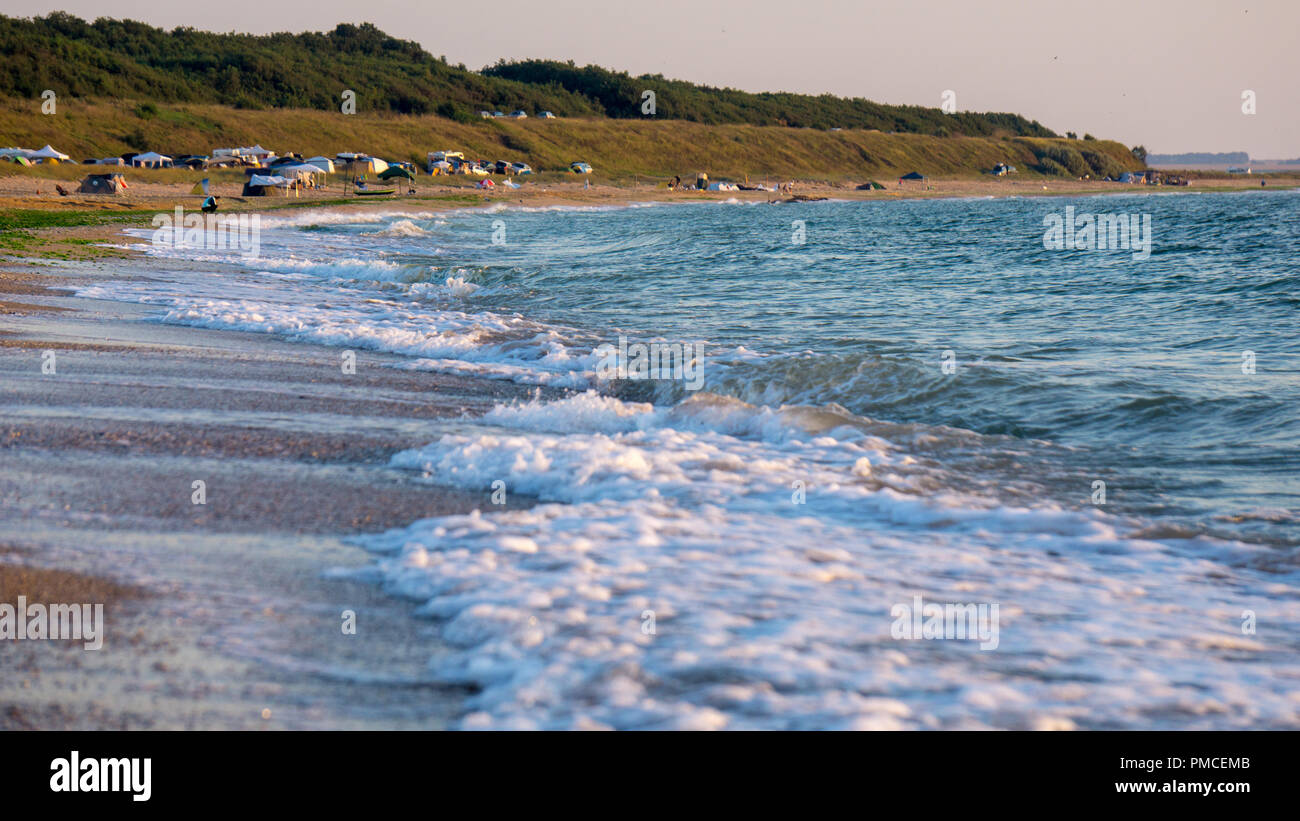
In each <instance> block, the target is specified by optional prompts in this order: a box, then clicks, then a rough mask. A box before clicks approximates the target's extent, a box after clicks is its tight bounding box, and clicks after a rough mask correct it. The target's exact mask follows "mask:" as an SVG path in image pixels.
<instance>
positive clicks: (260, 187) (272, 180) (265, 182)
mask: <svg viewBox="0 0 1300 821" xmlns="http://www.w3.org/2000/svg"><path fill="white" fill-rule="evenodd" d="M290 185H293V182H292V181H291V180H287V179H285V178H284V177H281V176H279V175H276V176H270V177H266V176H262V175H261V174H254V175H252V176H251V177H249V178H248V182H246V183H244V190H243V192H242V193H241V196H245V197H282V196H284V193H285V189H287V188H288V187H289V186H290Z"/></svg>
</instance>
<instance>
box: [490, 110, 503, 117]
mask: <svg viewBox="0 0 1300 821" xmlns="http://www.w3.org/2000/svg"><path fill="white" fill-rule="evenodd" d="M492 116H493V117H504V116H506V115H504V114H502V113H501V112H500V111H493V112H492Z"/></svg>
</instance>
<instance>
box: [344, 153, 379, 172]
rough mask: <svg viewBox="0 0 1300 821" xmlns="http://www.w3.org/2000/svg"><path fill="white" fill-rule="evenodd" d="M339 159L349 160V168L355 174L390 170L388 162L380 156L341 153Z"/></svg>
mask: <svg viewBox="0 0 1300 821" xmlns="http://www.w3.org/2000/svg"><path fill="white" fill-rule="evenodd" d="M339 159H343V160H347V170H348V171H349V172H351V173H354V174H365V173H372V172H373V173H375V174H382V173H384V172H385V171H387V170H388V163H386V162H384V161H383V160H381V159H379V158H378V157H367V156H366V155H365V154H352V155H344V154H340V155H339Z"/></svg>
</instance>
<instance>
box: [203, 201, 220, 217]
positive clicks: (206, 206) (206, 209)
mask: <svg viewBox="0 0 1300 821" xmlns="http://www.w3.org/2000/svg"><path fill="white" fill-rule="evenodd" d="M219 199H221V197H208V198H207V199H205V200H204V201H203V205H202V210H203V213H205V214H215V213H217V200H219Z"/></svg>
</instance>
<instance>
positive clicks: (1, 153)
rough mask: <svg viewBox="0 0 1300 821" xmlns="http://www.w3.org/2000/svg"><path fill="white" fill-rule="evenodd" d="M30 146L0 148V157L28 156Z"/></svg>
mask: <svg viewBox="0 0 1300 821" xmlns="http://www.w3.org/2000/svg"><path fill="white" fill-rule="evenodd" d="M31 155H32V150H31V149H30V148H0V157H30V156H31Z"/></svg>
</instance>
